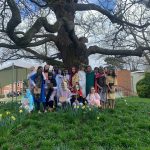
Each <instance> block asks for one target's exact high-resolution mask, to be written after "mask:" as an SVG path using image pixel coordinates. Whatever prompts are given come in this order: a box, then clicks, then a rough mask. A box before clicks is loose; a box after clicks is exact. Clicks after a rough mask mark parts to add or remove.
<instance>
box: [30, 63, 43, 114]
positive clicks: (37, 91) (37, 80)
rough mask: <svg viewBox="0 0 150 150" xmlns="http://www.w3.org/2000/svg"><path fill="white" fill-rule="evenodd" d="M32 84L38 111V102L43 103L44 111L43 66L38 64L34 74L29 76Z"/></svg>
mask: <svg viewBox="0 0 150 150" xmlns="http://www.w3.org/2000/svg"><path fill="white" fill-rule="evenodd" d="M31 80H32V84H33V86H34V92H33V93H34V100H35V103H36V104H37V110H38V113H41V112H40V103H43V108H44V112H46V104H45V102H46V100H45V80H46V77H45V75H44V72H43V67H41V66H39V67H38V69H37V72H36V74H34V75H33V76H31Z"/></svg>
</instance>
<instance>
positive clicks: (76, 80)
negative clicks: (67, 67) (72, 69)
mask: <svg viewBox="0 0 150 150" xmlns="http://www.w3.org/2000/svg"><path fill="white" fill-rule="evenodd" d="M76 82H78V83H79V75H78V73H76V74H75V75H74V76H73V77H72V86H73V87H74V86H75V85H76Z"/></svg>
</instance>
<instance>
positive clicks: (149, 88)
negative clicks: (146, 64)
mask: <svg viewBox="0 0 150 150" xmlns="http://www.w3.org/2000/svg"><path fill="white" fill-rule="evenodd" d="M136 89H137V93H138V95H139V97H143V98H150V73H148V72H147V73H145V77H144V78H143V79H141V80H140V81H139V82H138V83H137V84H136Z"/></svg>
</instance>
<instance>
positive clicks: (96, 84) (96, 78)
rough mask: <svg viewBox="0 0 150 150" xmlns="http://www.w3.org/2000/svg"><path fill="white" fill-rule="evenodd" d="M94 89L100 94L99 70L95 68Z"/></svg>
mask: <svg viewBox="0 0 150 150" xmlns="http://www.w3.org/2000/svg"><path fill="white" fill-rule="evenodd" d="M94 74H95V76H94V88H95V91H96V92H99V87H98V79H99V68H98V67H95V68H94Z"/></svg>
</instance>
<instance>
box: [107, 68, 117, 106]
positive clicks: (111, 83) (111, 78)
mask: <svg viewBox="0 0 150 150" xmlns="http://www.w3.org/2000/svg"><path fill="white" fill-rule="evenodd" d="M106 83H107V86H108V93H107V99H108V104H109V108H111V109H114V108H115V86H116V85H117V79H116V74H115V70H112V69H111V70H109V74H108V75H107V76H106Z"/></svg>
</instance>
